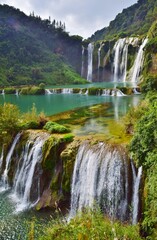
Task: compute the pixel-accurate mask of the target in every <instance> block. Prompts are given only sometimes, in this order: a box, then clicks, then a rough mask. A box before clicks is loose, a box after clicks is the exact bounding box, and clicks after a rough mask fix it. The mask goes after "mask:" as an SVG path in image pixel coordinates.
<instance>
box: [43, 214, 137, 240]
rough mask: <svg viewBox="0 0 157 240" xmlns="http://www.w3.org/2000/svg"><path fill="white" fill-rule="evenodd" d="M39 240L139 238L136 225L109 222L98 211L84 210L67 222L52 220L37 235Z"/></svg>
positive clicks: (132, 239)
mask: <svg viewBox="0 0 157 240" xmlns="http://www.w3.org/2000/svg"><path fill="white" fill-rule="evenodd" d="M39 239H40V240H50V239H56V240H61V239H65V240H69V239H72V240H78V239H79V240H83V239H87V240H88V239H95V240H96V239H98V240H101V239H102V240H109V239H128V240H134V239H136V240H140V239H141V238H140V236H139V234H138V227H137V226H136V227H135V226H128V225H122V224H120V223H118V222H115V223H111V222H110V221H109V220H107V219H105V218H104V216H103V215H102V214H101V213H100V212H99V211H98V210H94V211H92V212H89V211H85V212H84V213H83V214H81V215H77V216H76V217H75V218H73V219H71V221H70V222H69V223H67V222H66V221H61V220H60V221H58V222H57V223H56V220H54V221H52V222H51V223H50V224H49V226H48V227H47V229H46V231H45V234H44V235H43V236H42V237H39Z"/></svg>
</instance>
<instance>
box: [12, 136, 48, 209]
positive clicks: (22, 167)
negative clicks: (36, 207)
mask: <svg viewBox="0 0 157 240" xmlns="http://www.w3.org/2000/svg"><path fill="white" fill-rule="evenodd" d="M44 142H45V138H43V137H40V136H39V137H37V138H36V139H35V140H34V142H32V141H30V140H28V141H27V143H26V145H25V147H24V149H23V151H22V154H21V157H20V160H19V163H18V167H17V169H16V174H15V177H14V181H13V194H12V198H13V200H14V201H16V202H17V207H16V212H18V211H22V210H24V209H27V208H29V207H31V206H32V203H31V199H30V195H31V187H32V184H33V177H34V173H35V169H36V166H37V164H39V163H40V162H41V160H42V146H43V144H44ZM36 178H37V179H36V187H35V188H36V189H35V191H37V194H36V195H37V196H36V198H35V200H34V203H36V202H37V201H38V198H39V195H40V189H39V187H40V183H39V181H40V174H37V176H36Z"/></svg>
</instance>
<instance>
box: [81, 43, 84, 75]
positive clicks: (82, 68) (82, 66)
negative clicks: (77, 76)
mask: <svg viewBox="0 0 157 240" xmlns="http://www.w3.org/2000/svg"><path fill="white" fill-rule="evenodd" d="M84 52H85V48H84V46H82V65H81V77H83V76H84Z"/></svg>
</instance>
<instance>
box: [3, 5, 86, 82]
mask: <svg viewBox="0 0 157 240" xmlns="http://www.w3.org/2000/svg"><path fill="white" fill-rule="evenodd" d="M81 51H82V37H80V36H69V34H68V33H67V32H66V31H65V24H63V23H61V22H56V21H55V20H54V21H52V22H51V20H50V19H46V20H42V19H41V18H40V17H39V16H34V14H32V15H31V16H27V15H25V14H24V13H23V12H21V11H20V10H19V9H15V8H14V7H10V6H8V5H0V63H1V64H0V85H2V86H3V85H19V84H39V83H41V82H43V83H45V84H67V83H75V82H76V83H77V82H82V81H84V80H83V79H82V78H81V77H80V75H79V74H77V73H80V71H81ZM76 56H77V57H76ZM76 72H77V73H76Z"/></svg>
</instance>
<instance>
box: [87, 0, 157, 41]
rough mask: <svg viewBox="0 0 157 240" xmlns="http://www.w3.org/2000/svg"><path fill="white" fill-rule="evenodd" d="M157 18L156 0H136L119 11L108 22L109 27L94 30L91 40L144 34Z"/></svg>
mask: <svg viewBox="0 0 157 240" xmlns="http://www.w3.org/2000/svg"><path fill="white" fill-rule="evenodd" d="M156 19H157V1H156V0H138V2H137V3H136V4H134V5H132V6H131V7H129V8H126V9H124V10H123V11H122V13H119V14H118V15H117V16H116V18H115V19H114V20H113V21H111V22H110V25H109V27H106V28H103V29H101V30H98V31H96V32H95V33H94V34H93V35H92V37H91V39H90V40H91V41H96V40H102V39H109V38H110V39H111V38H114V37H125V36H130V35H143V34H146V33H147V32H148V30H149V28H150V27H151V25H152V23H153V22H154V21H155V20H156Z"/></svg>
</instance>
